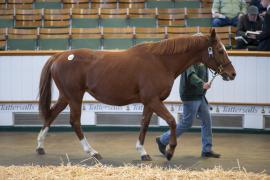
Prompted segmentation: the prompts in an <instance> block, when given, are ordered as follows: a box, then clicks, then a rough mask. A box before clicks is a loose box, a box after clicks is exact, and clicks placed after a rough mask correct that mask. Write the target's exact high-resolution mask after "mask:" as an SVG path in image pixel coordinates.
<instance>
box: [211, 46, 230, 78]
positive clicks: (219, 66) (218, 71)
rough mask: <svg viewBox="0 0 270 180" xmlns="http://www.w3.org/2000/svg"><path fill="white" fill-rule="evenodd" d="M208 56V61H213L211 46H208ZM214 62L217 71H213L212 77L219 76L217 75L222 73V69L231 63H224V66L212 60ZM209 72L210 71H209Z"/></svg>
mask: <svg viewBox="0 0 270 180" xmlns="http://www.w3.org/2000/svg"><path fill="white" fill-rule="evenodd" d="M208 56H209V58H210V59H214V52H213V48H212V46H209V47H208ZM214 62H215V64H216V66H217V67H218V70H217V71H215V70H214V71H215V72H214V73H213V74H214V75H219V74H221V73H222V72H223V70H224V68H225V67H226V66H228V65H230V64H231V63H232V62H231V61H229V62H227V63H224V64H218V62H217V61H216V60H214ZM210 71H211V70H210ZM211 72H212V71H211Z"/></svg>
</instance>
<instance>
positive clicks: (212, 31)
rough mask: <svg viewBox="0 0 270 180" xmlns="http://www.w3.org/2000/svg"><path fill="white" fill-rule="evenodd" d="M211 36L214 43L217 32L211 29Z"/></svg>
mask: <svg viewBox="0 0 270 180" xmlns="http://www.w3.org/2000/svg"><path fill="white" fill-rule="evenodd" d="M210 34H211V36H210V37H211V40H212V41H214V40H215V39H216V30H215V28H211V29H210Z"/></svg>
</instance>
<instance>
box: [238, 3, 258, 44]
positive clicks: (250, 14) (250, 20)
mask: <svg viewBox="0 0 270 180" xmlns="http://www.w3.org/2000/svg"><path fill="white" fill-rule="evenodd" d="M262 24H263V18H262V17H260V16H259V10H258V8H257V7H256V6H249V7H248V9H247V14H245V15H243V16H241V17H240V20H239V23H238V25H237V32H236V35H237V38H236V49H246V48H247V47H248V46H250V45H251V46H258V44H259V42H258V40H256V39H251V38H249V34H247V31H252V32H256V31H261V30H262ZM255 49H256V48H255Z"/></svg>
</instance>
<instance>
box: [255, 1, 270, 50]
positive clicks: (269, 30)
mask: <svg viewBox="0 0 270 180" xmlns="http://www.w3.org/2000/svg"><path fill="white" fill-rule="evenodd" d="M261 4H262V6H263V7H265V8H267V11H266V14H265V17H264V23H263V28H262V33H261V34H259V35H257V36H256V37H255V38H256V39H258V40H259V41H260V43H259V46H258V50H259V51H270V0H262V1H261Z"/></svg>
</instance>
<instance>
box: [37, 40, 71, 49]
mask: <svg viewBox="0 0 270 180" xmlns="http://www.w3.org/2000/svg"><path fill="white" fill-rule="evenodd" d="M39 49H40V50H66V49H69V40H68V38H66V39H40V40H39Z"/></svg>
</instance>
